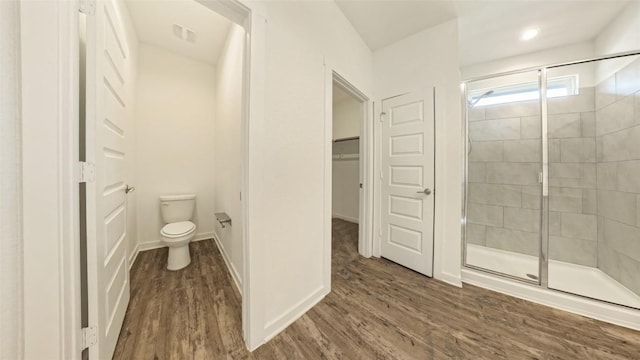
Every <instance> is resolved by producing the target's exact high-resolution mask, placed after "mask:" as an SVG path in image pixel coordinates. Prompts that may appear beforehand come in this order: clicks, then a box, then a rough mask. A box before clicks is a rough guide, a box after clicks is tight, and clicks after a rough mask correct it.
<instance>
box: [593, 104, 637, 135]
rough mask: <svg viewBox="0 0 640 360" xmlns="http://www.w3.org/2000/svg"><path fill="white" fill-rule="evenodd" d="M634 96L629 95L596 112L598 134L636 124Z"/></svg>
mask: <svg viewBox="0 0 640 360" xmlns="http://www.w3.org/2000/svg"><path fill="white" fill-rule="evenodd" d="M634 107H635V104H634V98H633V97H632V96H627V97H625V98H622V99H621V100H619V101H616V102H614V103H612V104H610V105H607V106H605V107H604V108H602V109H600V110H598V111H597V113H596V134H597V135H604V134H609V133H612V132H614V131H618V130H622V129H626V128H629V127H631V126H633V125H634V124H635V118H634Z"/></svg>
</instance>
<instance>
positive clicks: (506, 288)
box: [462, 268, 640, 330]
mask: <svg viewBox="0 0 640 360" xmlns="http://www.w3.org/2000/svg"><path fill="white" fill-rule="evenodd" d="M462 281H463V282H464V283H465V284H471V285H475V286H479V287H482V288H485V289H489V290H493V291H496V292H499V293H503V294H506V295H509V296H513V297H517V298H520V299H524V300H528V301H532V302H535V303H538V304H542V305H546V306H550V307H552V308H556V309H560V310H564V311H568V312H571V313H574V314H578V315H582V316H586V317H590V318H592V319H596V320H601V321H605V322H608V323H612V324H616V325H620V326H624V327H627V328H630V329H634V330H640V311H638V310H634V309H631V308H627V307H624V306H618V305H612V304H608V303H605V302H601V301H597V300H591V299H588V298H584V297H581V296H577V295H571V294H567V293H564V292H560V291H555V290H550V289H543V288H540V287H537V286H533V285H529V284H524V283H519V282H516V281H511V280H508V279H503V278H499V277H496V276H495V275H489V274H485V273H482V272H479V271H475V270H471V269H467V268H465V269H462Z"/></svg>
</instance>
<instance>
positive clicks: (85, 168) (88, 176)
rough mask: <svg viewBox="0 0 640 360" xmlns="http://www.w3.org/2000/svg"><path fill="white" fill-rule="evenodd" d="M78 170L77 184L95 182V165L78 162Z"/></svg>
mask: <svg viewBox="0 0 640 360" xmlns="http://www.w3.org/2000/svg"><path fill="white" fill-rule="evenodd" d="M79 169H80V170H79V172H80V173H79V180H78V182H81V183H88V182H94V181H96V164H94V163H90V162H84V161H80V163H79Z"/></svg>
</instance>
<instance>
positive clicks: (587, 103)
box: [547, 87, 595, 115]
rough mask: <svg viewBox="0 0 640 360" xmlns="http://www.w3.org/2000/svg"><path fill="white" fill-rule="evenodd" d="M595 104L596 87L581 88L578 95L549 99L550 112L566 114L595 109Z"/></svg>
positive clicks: (548, 107)
mask: <svg viewBox="0 0 640 360" xmlns="http://www.w3.org/2000/svg"><path fill="white" fill-rule="evenodd" d="M594 106H595V89H594V88H593V87H585V88H581V89H579V91H578V95H570V96H562V97H556V98H550V99H548V100H547V109H548V112H549V114H552V115H555V114H566V113H575V112H586V111H593V110H594Z"/></svg>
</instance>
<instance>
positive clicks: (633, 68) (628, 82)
mask: <svg viewBox="0 0 640 360" xmlns="http://www.w3.org/2000/svg"><path fill="white" fill-rule="evenodd" d="M636 91H640V61H638V60H637V59H636V60H635V61H634V62H632V63H631V64H629V65H627V66H625V67H624V68H622V69H621V70H620V71H618V72H617V73H616V95H618V99H619V98H621V97H624V96H627V95H631V94H633V93H635V92H636Z"/></svg>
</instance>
